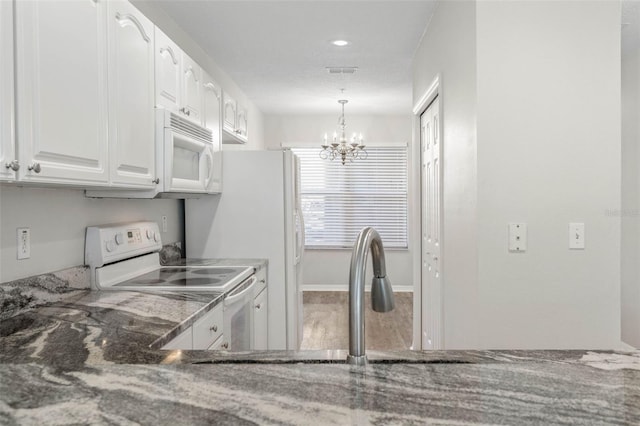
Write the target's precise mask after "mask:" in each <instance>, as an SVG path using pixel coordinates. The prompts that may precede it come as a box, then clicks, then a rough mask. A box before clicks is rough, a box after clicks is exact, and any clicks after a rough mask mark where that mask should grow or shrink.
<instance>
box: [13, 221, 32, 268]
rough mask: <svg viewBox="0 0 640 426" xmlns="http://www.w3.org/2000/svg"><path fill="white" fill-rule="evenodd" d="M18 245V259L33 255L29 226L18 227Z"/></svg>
mask: <svg viewBox="0 0 640 426" xmlns="http://www.w3.org/2000/svg"><path fill="white" fill-rule="evenodd" d="M16 246H17V247H18V253H17V254H18V260H22V259H29V258H30V257H31V230H30V229H29V228H18V229H17V232H16Z"/></svg>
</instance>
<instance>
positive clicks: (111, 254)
mask: <svg viewBox="0 0 640 426" xmlns="http://www.w3.org/2000/svg"><path fill="white" fill-rule="evenodd" d="M160 249H162V241H161V238H160V228H159V227H158V224H157V223H156V222H151V221H141V222H129V223H119V224H111V225H100V226H89V227H87V234H86V237H85V251H84V263H85V264H86V265H89V266H90V267H92V268H96V267H100V266H103V265H107V264H109V263H113V262H117V261H120V260H125V259H129V258H132V257H136V256H140V255H143V254H147V253H153V252H157V251H160Z"/></svg>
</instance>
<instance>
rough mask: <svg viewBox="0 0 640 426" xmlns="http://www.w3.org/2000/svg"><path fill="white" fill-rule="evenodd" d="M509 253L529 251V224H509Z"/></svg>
mask: <svg viewBox="0 0 640 426" xmlns="http://www.w3.org/2000/svg"><path fill="white" fill-rule="evenodd" d="M509 251H510V252H511V253H523V252H525V251H527V224H526V223H523V222H517V223H510V224H509Z"/></svg>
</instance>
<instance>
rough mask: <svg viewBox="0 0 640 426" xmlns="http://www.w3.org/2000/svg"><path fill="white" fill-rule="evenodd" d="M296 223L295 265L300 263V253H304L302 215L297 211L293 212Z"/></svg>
mask: <svg viewBox="0 0 640 426" xmlns="http://www.w3.org/2000/svg"><path fill="white" fill-rule="evenodd" d="M295 221H296V256H295V264H296V265H297V264H299V263H300V262H302V253H303V251H304V223H303V221H302V213H301V212H300V210H299V209H296V211H295Z"/></svg>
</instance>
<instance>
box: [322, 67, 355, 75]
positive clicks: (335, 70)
mask: <svg viewBox="0 0 640 426" xmlns="http://www.w3.org/2000/svg"><path fill="white" fill-rule="evenodd" d="M327 71H328V72H329V74H354V73H355V72H356V71H358V67H327Z"/></svg>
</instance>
